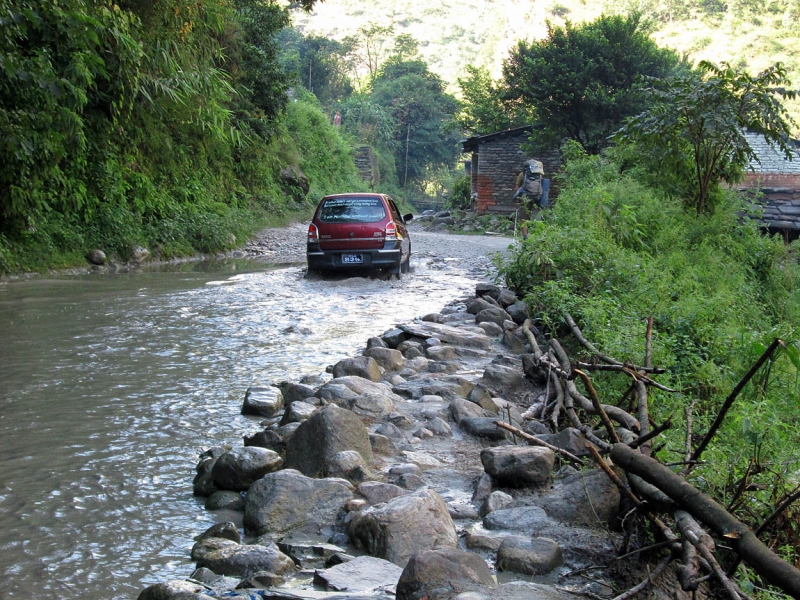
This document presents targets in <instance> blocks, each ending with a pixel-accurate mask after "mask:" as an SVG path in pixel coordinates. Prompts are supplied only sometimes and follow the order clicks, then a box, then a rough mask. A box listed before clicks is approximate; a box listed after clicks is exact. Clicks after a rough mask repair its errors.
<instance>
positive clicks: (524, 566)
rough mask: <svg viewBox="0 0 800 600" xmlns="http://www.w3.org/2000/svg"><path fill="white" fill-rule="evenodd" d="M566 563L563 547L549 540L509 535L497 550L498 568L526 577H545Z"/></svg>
mask: <svg viewBox="0 0 800 600" xmlns="http://www.w3.org/2000/svg"><path fill="white" fill-rule="evenodd" d="M563 563H564V558H563V556H562V553H561V546H559V545H558V544H557V543H556V542H554V541H553V540H551V539H549V538H529V537H522V536H517V535H509V536H507V537H506V538H504V539H503V542H502V543H501V544H500V548H499V549H498V550H497V568H498V569H499V570H500V571H513V572H514V573H523V574H525V575H544V574H545V573H549V572H550V571H552V570H553V569H555V568H556V567H559V566H561V565H562V564H563Z"/></svg>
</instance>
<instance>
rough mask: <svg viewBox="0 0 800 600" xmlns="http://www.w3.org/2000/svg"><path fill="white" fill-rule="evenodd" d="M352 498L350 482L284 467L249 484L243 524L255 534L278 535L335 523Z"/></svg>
mask: <svg viewBox="0 0 800 600" xmlns="http://www.w3.org/2000/svg"><path fill="white" fill-rule="evenodd" d="M352 497H353V492H352V490H351V486H350V484H349V483H348V482H347V481H344V480H342V479H312V478H311V477H306V476H305V475H303V474H302V473H300V472H298V471H295V470H294V469H284V470H283V471H278V472H277V473H270V474H269V475H266V476H264V477H262V478H261V479H259V480H258V481H256V482H255V483H254V484H253V485H252V486H250V490H249V491H248V492H247V497H246V498H245V504H244V526H245V528H246V530H248V531H250V532H253V533H255V534H256V535H262V534H265V533H271V534H275V535H279V534H282V533H287V532H289V531H292V530H295V529H300V528H304V527H306V526H311V525H317V524H333V523H335V521H336V517H337V516H338V513H339V511H340V510H341V509H342V507H343V506H344V505H345V503H346V502H347V501H348V500H350V499H351V498H352Z"/></svg>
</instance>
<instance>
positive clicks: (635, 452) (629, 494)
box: [496, 315, 800, 600]
mask: <svg viewBox="0 0 800 600" xmlns="http://www.w3.org/2000/svg"><path fill="white" fill-rule="evenodd" d="M566 322H567V323H568V324H569V326H570V328H571V330H572V333H573V335H574V336H575V338H576V339H577V340H578V341H579V342H580V343H581V345H582V346H583V347H585V348H586V349H587V350H588V351H589V352H590V353H591V355H592V358H593V362H572V361H570V359H569V357H568V355H567V353H566V352H565V350H564V348H563V347H562V345H561V344H560V343H559V342H558V340H556V339H551V340H549V341H548V342H547V343H546V349H545V350H543V349H542V346H545V343H544V342H542V344H540V343H539V341H537V335H536V334H535V333H534V331H532V324H531V322H530V321H526V322H525V324H524V325H523V327H522V329H523V332H524V334H525V336H526V338H527V340H528V342H529V343H530V346H531V348H532V349H533V353H532V354H530V355H526V356H525V357H524V359H523V368H524V370H525V373H526V375H527V376H528V377H531V378H533V379H538V380H539V381H540V382H541V383H543V384H545V385H546V386H547V388H548V393H547V394H546V395H545V400H544V401H543V402H540V403H538V404H536V405H534V406H532V407H530V408H529V409H528V412H527V414H526V417H528V418H534V419H538V420H540V421H542V422H547V423H550V424H552V425H554V426H557V423H558V421H559V418H561V417H562V414H563V416H565V417H566V419H567V420H568V421H569V423H570V425H571V426H572V427H575V428H577V429H579V430H580V431H581V432H583V434H584V436H585V437H586V439H587V448H588V449H589V451H590V452H591V454H592V456H593V457H594V460H595V461H596V462H597V464H598V465H599V466H600V467H601V468H602V469H603V470H604V471H605V472H606V473H607V474H608V476H609V477H610V478H611V479H612V481H614V483H615V484H616V485H617V486H618V487H619V489H620V491H621V493H622V494H623V497H624V498H626V499H627V501H628V504H629V506H630V507H631V508H630V512H629V513H628V514H627V515H626V516H625V522H626V523H628V524H631V523H634V522H636V521H637V520H638V519H640V518H644V519H646V520H647V521H649V523H651V524H652V526H653V530H654V533H655V536H656V539H657V541H656V544H655V545H654V546H651V547H650V548H649V549H656V548H660V547H663V548H666V549H668V550H669V552H668V553H667V555H666V556H665V557H664V558H663V560H661V562H660V563H659V564H658V566H657V567H656V568H655V569H654V570H653V571H652V573H650V575H649V576H648V577H647V579H646V580H644V581H642V582H641V583H640V584H639V585H637V586H635V587H634V588H632V589H630V590H628V591H626V592H625V593H623V594H621V595H619V596H617V598H616V599H615V600H622V599H625V598H630V597H632V596H633V595H634V594H636V593H638V592H640V591H642V590H644V589H645V588H647V586H648V585H650V584H651V583H652V582H653V581H654V580H655V578H657V577H658V576H659V575H660V574H661V572H663V571H664V570H665V569H666V568H667V566H668V565H669V564H670V563H671V562H672V561H679V565H678V566H677V568H676V574H677V577H678V581H679V582H680V585H681V587H682V589H683V590H684V591H687V592H693V591H695V590H697V589H698V587H699V586H700V585H701V584H703V583H704V582H707V588H711V589H714V590H720V593H722V594H723V595H726V596H727V597H728V598H731V600H742V599H744V598H747V597H748V596H747V595H746V594H745V593H744V592H743V591H742V590H741V589H740V588H739V587H738V586H737V585H736V583H735V582H734V581H733V579H732V574H733V572H734V571H735V570H736V567H737V566H738V564H739V561H744V562H745V563H746V564H747V565H749V567H750V568H751V569H753V570H754V571H755V572H756V573H757V574H758V575H759V576H760V577H761V578H762V579H763V580H764V581H766V582H768V583H769V584H772V585H774V586H776V587H778V588H780V589H781V590H783V591H784V592H785V593H786V594H789V595H790V596H792V597H794V598H800V570H798V569H797V568H795V567H794V566H793V565H791V564H789V563H787V562H786V561H784V560H783V559H782V558H781V557H779V556H778V555H776V554H775V553H774V552H772V550H770V549H769V548H768V547H767V546H766V545H765V544H763V543H762V542H761V541H760V540H759V538H758V536H759V534H760V533H762V532H763V531H764V530H765V529H766V527H767V526H768V525H769V524H770V522H772V521H773V520H774V519H775V518H777V517H778V516H779V515H780V514H781V512H782V511H785V510H786V508H787V507H788V506H789V505H790V504H791V503H792V502H794V501H795V500H797V499H798V498H799V497H800V491H797V490H796V491H795V492H793V493H792V494H791V495H790V496H787V497H786V498H785V499H784V501H783V502H781V503H780V504H779V505H778V507H777V508H776V510H775V512H774V513H773V514H772V515H771V516H770V517H769V518H768V519H767V522H765V523H764V524H762V525H761V527H760V528H759V529H758V530H756V531H755V532H754V531H752V530H751V529H750V528H749V527H747V526H746V525H744V524H743V523H741V522H740V521H738V520H737V519H736V518H735V517H734V516H733V515H732V514H731V513H730V512H728V510H726V509H725V508H724V507H723V506H721V505H720V504H718V503H717V502H715V501H714V500H713V499H712V498H711V497H709V496H708V495H706V494H704V493H703V492H701V491H700V490H698V489H697V488H695V487H694V486H692V485H691V484H690V483H688V482H687V480H686V479H685V476H686V475H688V474H689V473H690V472H691V471H692V469H693V468H694V467H695V466H696V465H697V464H699V463H700V459H701V456H702V454H703V451H704V450H705V449H706V447H707V446H708V443H709V442H710V441H711V439H712V438H713V436H714V435H715V434H716V432H717V430H718V429H719V427H720V425H721V424H722V422H723V420H724V418H725V415H726V413H727V412H728V410H729V409H730V407H731V406H732V404H733V403H734V401H735V399H736V397H737V396H738V395H739V393H740V392H741V391H742V389H743V388H744V386H745V385H746V384H747V382H748V381H749V380H750V379H751V378H752V377H753V376H754V375H755V374H756V372H757V371H758V370H759V368H760V367H761V366H762V365H763V364H764V363H765V362H766V361H767V360H768V359H769V358H770V356H772V354H773V353H774V352H775V350H776V349H777V348H779V347H780V346H781V345H782V344H783V342H782V341H781V340H775V341H774V342H773V343H772V344H771V345H770V347H769V348H768V349H767V350H766V351H765V352H764V354H763V355H762V356H761V357H760V358H759V360H758V361H757V362H756V363H755V364H754V365H753V367H752V368H751V369H750V371H749V372H748V373H747V374H746V375H745V377H744V378H743V379H742V380H741V381H740V382H739V384H738V385H737V386H736V388H735V389H734V390H733V391H732V392H731V394H730V395H729V396H728V398H727V399H726V401H725V402H724V404H723V406H722V408H721V409H720V411H719V414H718V415H717V417H716V419H715V420H714V422H713V424H712V426H711V427H710V428H709V430H708V432H706V434H705V435H704V436H703V438H702V440H701V441H700V443H699V444H697V445H696V446H695V447H694V448H693V447H692V439H693V433H692V431H691V428H692V425H691V412H690V411H687V416H688V418H687V434H686V449H685V460H684V461H682V462H681V463H680V465H670V466H667V465H664V464H661V463H660V462H658V461H657V460H655V459H654V458H652V457H651V444H652V441H653V439H654V438H656V436H658V435H659V434H660V433H661V432H663V431H664V430H665V429H667V428H669V427H671V425H672V424H671V421H670V420H669V419H668V420H667V421H666V422H664V423H662V424H660V425H657V426H654V425H652V424H651V419H650V416H649V414H648V390H649V389H650V388H657V389H660V390H663V391H666V392H676V390H671V389H669V388H667V387H665V386H663V385H661V384H659V383H657V382H656V381H655V380H654V379H653V377H654V376H656V375H658V374H660V373H664V370H663V369H658V368H655V367H653V366H652V364H651V362H652V361H651V339H652V319H650V320H649V321H648V325H647V333H646V342H645V364H644V365H641V366H638V365H633V364H628V363H623V362H621V361H618V360H615V359H614V358H612V357H609V356H606V355H604V354H603V353H601V352H599V351H598V350H597V349H596V348H595V347H594V346H593V344H591V343H590V342H589V341H588V340H586V338H585V337H584V336H583V334H582V333H581V331H580V329H579V327H578V325H577V324H576V323H575V321H574V319H572V317H570V316H569V315H567V316H566ZM540 339H541V338H540ZM593 371H615V372H619V373H620V374H622V375H624V376H626V377H628V378H629V379H630V388H629V394H634V398H635V399H636V401H637V402H636V406H637V410H636V414H635V415H633V414H630V413H629V412H627V411H625V410H623V409H621V408H619V407H618V406H614V405H609V404H602V403H601V402H600V400H599V398H598V395H597V392H596V390H595V388H594V386H593V385H592V380H591V378H590V377H589V373H590V372H593ZM578 380H580V381H581V382H582V384H583V388H584V389H585V391H586V395H584V394H582V393H581V392H580V391H579V389H578V385H577V381H578ZM587 396H588V397H587ZM580 415H591V416H594V417H597V418H599V419H600V421H601V422H602V424H603V427H604V428H605V430H606V431H607V434H608V438H607V439H601V438H600V437H598V435H596V430H595V429H594V428H593V427H592V426H591V425H590V424H589V423H586V422H584V421H582V420H581V417H580ZM615 424H616V425H615ZM496 425H497V426H498V427H502V428H505V429H507V430H510V431H511V432H512V433H514V435H515V436H517V437H519V438H524V439H526V440H527V441H529V442H530V443H531V444H536V445H543V446H547V447H548V448H550V449H551V450H553V451H554V452H556V453H557V454H558V455H560V456H561V457H562V459H564V460H566V461H568V462H570V463H573V464H576V465H579V466H582V465H583V461H582V459H580V458H578V457H576V456H574V455H573V454H570V453H568V452H566V451H564V450H561V449H559V448H556V447H554V446H551V445H549V444H546V443H544V442H542V441H541V440H539V439H538V438H536V437H533V436H532V435H529V434H527V433H525V432H524V431H521V430H519V429H517V428H515V427H513V426H511V425H509V424H508V423H505V422H503V421H496ZM675 466H679V467H681V471H680V472H676V471H674V470H673V469H672V468H671V467H675ZM620 470H621V471H624V477H620V476H619V475H618V473H620ZM670 523H672V524H674V525H672V527H674V528H675V529H676V530H677V532H676V531H673V528H672V527H671V526H670ZM714 536H716V538H717V540H720V541H723V542H724V545H725V546H726V547H728V548H731V549H733V551H734V552H735V553H736V554H737V555H738V558H737V560H736V562H735V563H734V564H733V565H729V566H728V569H727V570H726V569H724V568H723V567H722V566H721V565H720V564H719V562H718V560H717V558H716V556H715V550H716V548H717V545H718V544H717V542H715V538H714ZM643 550H645V549H643Z"/></svg>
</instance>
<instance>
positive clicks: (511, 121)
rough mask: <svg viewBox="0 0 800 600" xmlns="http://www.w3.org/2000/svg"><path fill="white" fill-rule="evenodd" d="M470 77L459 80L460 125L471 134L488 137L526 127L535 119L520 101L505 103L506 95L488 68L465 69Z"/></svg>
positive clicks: (471, 66)
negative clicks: (496, 132)
mask: <svg viewBox="0 0 800 600" xmlns="http://www.w3.org/2000/svg"><path fill="white" fill-rule="evenodd" d="M465 69H466V71H467V76H466V77H459V78H458V86H459V87H460V88H461V111H460V112H459V114H458V124H459V125H460V126H461V128H462V129H463V130H464V131H466V132H467V133H469V134H471V135H486V134H488V133H492V132H493V131H500V130H502V129H508V128H510V127H517V126H520V125H526V124H527V123H528V122H530V120H531V118H532V116H531V115H530V114H528V112H527V111H526V110H525V107H524V106H522V105H521V103H519V102H504V101H503V92H502V90H501V89H500V87H499V86H498V85H497V83H496V82H495V81H494V80H493V79H492V76H491V75H490V74H489V71H488V70H487V69H486V68H485V67H475V66H473V65H467V66H466V68H465Z"/></svg>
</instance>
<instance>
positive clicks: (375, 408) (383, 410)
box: [317, 375, 402, 418]
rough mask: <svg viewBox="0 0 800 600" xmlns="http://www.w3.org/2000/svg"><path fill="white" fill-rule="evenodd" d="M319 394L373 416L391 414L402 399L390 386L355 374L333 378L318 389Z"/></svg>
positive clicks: (345, 406)
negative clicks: (395, 403) (395, 404)
mask: <svg viewBox="0 0 800 600" xmlns="http://www.w3.org/2000/svg"><path fill="white" fill-rule="evenodd" d="M317 395H318V396H319V397H320V398H322V399H323V400H327V401H328V402H333V403H335V404H338V405H339V406H342V407H344V408H347V409H349V410H352V411H353V412H355V413H358V414H361V415H363V416H367V417H372V418H378V417H381V416H384V415H387V414H389V413H390V412H392V411H393V410H394V402H395V401H400V400H402V399H401V398H399V397H397V396H396V395H395V394H394V393H393V392H392V389H391V388H390V387H389V386H387V385H383V384H380V383H375V382H373V381H370V380H368V379H365V378H363V377H358V376H354V375H350V376H345V377H338V378H336V379H333V380H331V381H330V382H329V383H326V384H325V385H323V386H322V387H321V388H320V389H319V390H318V392H317Z"/></svg>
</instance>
